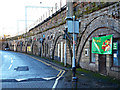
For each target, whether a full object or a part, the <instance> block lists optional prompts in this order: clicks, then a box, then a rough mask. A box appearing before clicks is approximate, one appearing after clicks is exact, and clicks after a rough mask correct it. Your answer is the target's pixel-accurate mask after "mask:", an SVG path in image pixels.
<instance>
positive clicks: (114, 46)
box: [113, 42, 118, 50]
mask: <svg viewBox="0 0 120 90" xmlns="http://www.w3.org/2000/svg"><path fill="white" fill-rule="evenodd" d="M117 47H118V44H117V42H114V43H113V50H117Z"/></svg>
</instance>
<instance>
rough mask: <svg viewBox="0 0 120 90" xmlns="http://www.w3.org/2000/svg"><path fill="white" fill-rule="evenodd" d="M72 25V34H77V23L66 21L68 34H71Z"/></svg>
mask: <svg viewBox="0 0 120 90" xmlns="http://www.w3.org/2000/svg"><path fill="white" fill-rule="evenodd" d="M73 24H74V33H79V21H78V20H76V21H72V20H67V25H68V32H69V33H73Z"/></svg>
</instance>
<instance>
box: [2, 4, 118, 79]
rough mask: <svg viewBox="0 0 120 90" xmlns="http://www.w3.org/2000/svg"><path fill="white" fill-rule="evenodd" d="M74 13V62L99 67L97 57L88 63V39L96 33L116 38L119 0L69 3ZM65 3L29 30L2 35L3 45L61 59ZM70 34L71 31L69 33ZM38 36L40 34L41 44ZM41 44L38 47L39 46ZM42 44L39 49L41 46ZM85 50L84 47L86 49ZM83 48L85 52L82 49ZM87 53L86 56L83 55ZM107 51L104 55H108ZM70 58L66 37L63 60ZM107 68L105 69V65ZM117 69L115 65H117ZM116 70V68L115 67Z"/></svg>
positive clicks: (70, 51) (62, 54)
mask: <svg viewBox="0 0 120 90" xmlns="http://www.w3.org/2000/svg"><path fill="white" fill-rule="evenodd" d="M73 10H74V15H75V16H76V19H80V20H81V22H80V28H79V31H80V33H79V34H77V37H76V38H77V40H76V63H77V66H80V67H82V68H85V69H88V70H92V71H99V60H97V59H96V62H95V65H92V64H90V58H91V56H90V51H91V50H90V49H91V47H90V43H89V42H91V38H92V37H94V36H100V35H110V34H112V35H114V38H120V14H119V13H120V2H111V3H110V2H109V3H108V2H107V3H106V2H105V3H104V2H102V3H99V2H93V3H87V2H82V3H80V2H75V3H74V4H73ZM65 18H66V6H64V7H62V8H61V9H60V10H58V11H56V12H55V13H54V14H52V16H49V17H48V18H46V19H45V20H44V21H43V22H41V23H39V24H38V25H36V26H35V27H33V28H31V29H30V30H29V32H27V33H25V34H22V35H19V36H15V37H11V38H8V39H6V41H4V42H3V43H2V47H3V49H4V48H5V46H6V45H7V43H8V45H9V48H10V50H12V51H17V52H24V53H29V54H34V55H38V56H41V52H42V56H41V57H46V58H49V59H54V60H58V61H61V60H63V61H64V44H65V39H64V33H63V30H65V24H66V20H65ZM69 35H70V36H71V34H70V33H69ZM40 38H43V43H42V45H41V43H40ZM41 46H42V47H41ZM41 48H42V49H41ZM41 50H42V51H41ZM87 50H88V51H87ZM86 51H87V52H86ZM86 53H88V56H87V55H86ZM96 57H97V58H98V55H96ZM109 57H110V55H107V58H109ZM71 62H72V42H70V40H69V39H67V64H70V65H71ZM109 62H110V61H108V59H106V68H107V73H106V74H107V75H110V76H114V77H119V78H120V73H119V72H117V76H115V75H113V73H114V70H115V71H116V69H115V68H113V69H114V70H113V69H112V70H113V72H112V71H110V70H111V69H110V67H111V66H110V65H111V64H108V63H109ZM108 68H109V69H108ZM117 69H119V68H117ZM118 71H119V70H118Z"/></svg>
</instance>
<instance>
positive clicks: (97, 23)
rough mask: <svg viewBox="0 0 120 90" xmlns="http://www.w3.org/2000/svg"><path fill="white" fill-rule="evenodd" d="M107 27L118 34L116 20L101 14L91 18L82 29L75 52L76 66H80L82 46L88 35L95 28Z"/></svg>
mask: <svg viewBox="0 0 120 90" xmlns="http://www.w3.org/2000/svg"><path fill="white" fill-rule="evenodd" d="M103 28H106V29H109V30H113V31H115V32H116V33H118V34H120V31H119V28H120V27H119V26H118V21H117V20H115V19H113V18H109V17H108V16H106V15H105V16H101V17H98V18H96V19H95V20H93V21H92V22H91V23H90V24H89V25H88V26H87V27H86V29H85V30H84V33H83V34H82V36H81V37H80V39H81V42H80V45H79V52H78V53H77V55H78V66H80V59H81V55H82V52H83V48H84V46H85V44H86V42H87V40H88V39H89V37H90V36H91V35H92V34H93V33H94V32H95V31H97V30H99V29H103Z"/></svg>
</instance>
